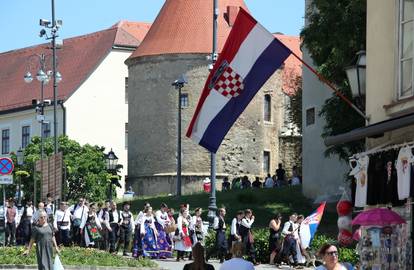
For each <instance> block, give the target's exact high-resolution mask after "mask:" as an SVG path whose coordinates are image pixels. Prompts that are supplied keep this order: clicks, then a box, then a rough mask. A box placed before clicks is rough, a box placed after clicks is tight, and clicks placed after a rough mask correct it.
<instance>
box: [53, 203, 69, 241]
mask: <svg viewBox="0 0 414 270" xmlns="http://www.w3.org/2000/svg"><path fill="white" fill-rule="evenodd" d="M53 228H54V229H55V232H56V242H57V244H58V245H61V244H63V245H64V246H65V247H68V246H69V245H70V211H69V209H68V205H67V203H66V202H61V203H60V208H59V209H58V210H56V213H55V216H54V217H53Z"/></svg>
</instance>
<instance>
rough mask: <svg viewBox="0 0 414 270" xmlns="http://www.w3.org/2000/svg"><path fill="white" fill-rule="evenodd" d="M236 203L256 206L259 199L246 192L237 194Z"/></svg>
mask: <svg viewBox="0 0 414 270" xmlns="http://www.w3.org/2000/svg"><path fill="white" fill-rule="evenodd" d="M237 201H239V202H240V203H243V204H256V203H257V202H258V201H259V199H258V198H257V197H256V195H255V194H254V193H253V192H248V193H240V194H238V195H237Z"/></svg>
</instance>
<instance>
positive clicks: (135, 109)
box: [126, 0, 283, 195]
mask: <svg viewBox="0 0 414 270" xmlns="http://www.w3.org/2000/svg"><path fill="white" fill-rule="evenodd" d="M239 7H243V8H244V9H246V10H247V7H246V5H245V3H244V1H243V0H220V1H219V8H220V14H219V19H218V49H219V52H220V51H221V48H222V47H223V45H224V42H225V40H226V38H227V35H228V34H229V32H230V30H231V27H232V24H233V22H234V20H235V18H236V16H237V12H238V9H239ZM212 12H213V1H205V0H166V2H165V4H164V6H163V7H162V9H161V11H160V13H159V14H158V16H157V18H156V20H155V21H154V23H153V25H152V27H151V28H150V30H149V32H148V34H147V35H146V37H145V39H144V40H143V42H142V43H141V44H140V46H139V47H138V49H137V50H136V51H135V52H134V53H133V54H132V55H131V57H130V58H129V59H128V60H127V61H126V64H127V65H128V69H129V85H128V89H129V90H128V91H129V123H128V126H129V130H128V134H129V139H128V140H129V149H128V180H127V181H128V182H127V186H129V185H132V186H133V188H134V190H135V191H137V192H138V194H145V195H152V194H157V193H175V190H176V170H177V158H176V156H177V155H176V151H177V113H178V112H177V106H178V93H177V90H175V89H174V88H173V87H172V86H171V83H172V82H174V81H175V80H176V79H177V78H178V77H179V76H180V75H181V74H185V75H186V77H187V79H188V82H189V83H188V84H187V85H185V87H184V88H183V95H182V97H183V100H187V101H188V103H186V102H184V103H186V104H185V105H186V106H184V107H183V108H182V109H181V110H182V134H181V137H182V183H183V192H184V193H186V192H187V193H188V192H192V191H195V190H200V186H201V181H200V180H201V179H204V178H205V177H207V176H209V175H210V155H209V153H208V152H207V151H206V150H205V149H204V148H202V147H200V146H198V145H196V144H195V143H194V142H193V141H191V140H190V139H188V138H187V137H185V132H186V129H187V127H188V124H189V122H190V120H191V117H192V115H193V114H194V110H195V107H196V105H197V102H198V99H199V97H200V93H201V90H202V88H203V87H204V83H205V81H206V79H207V76H208V72H209V71H208V65H209V63H210V60H208V58H207V57H208V56H209V55H210V54H211V50H212V35H213V34H212V32H213V30H212V25H213V15H212ZM281 88H282V83H281V71H277V72H276V73H275V74H274V75H273V76H272V77H271V78H270V79H269V81H268V82H267V83H266V84H265V85H264V86H263V88H262V89H261V90H260V91H259V92H258V94H257V96H256V97H255V98H254V99H253V101H252V102H251V103H250V105H249V106H248V107H247V108H246V110H245V111H244V113H243V114H242V115H241V116H240V118H239V119H238V120H237V122H236V123H235V125H234V126H233V127H232V128H231V130H230V132H229V133H228V134H227V136H226V137H225V139H224V141H223V143H222V145H221V146H220V148H219V150H218V152H217V177H218V179H220V178H222V177H223V176H225V175H228V176H229V177H230V178H231V177H235V176H243V175H249V176H262V177H263V176H265V174H267V173H268V172H270V173H274V171H275V169H276V166H277V163H278V161H279V152H278V151H279V140H278V131H279V130H280V127H281V125H282V124H283V123H282V122H283V120H282V118H283V112H282V111H281V110H280V107H281V104H283V102H282V100H283V97H282V95H283V94H282V91H281ZM265 115H266V116H265ZM265 118H266V119H265ZM265 120H267V121H265Z"/></svg>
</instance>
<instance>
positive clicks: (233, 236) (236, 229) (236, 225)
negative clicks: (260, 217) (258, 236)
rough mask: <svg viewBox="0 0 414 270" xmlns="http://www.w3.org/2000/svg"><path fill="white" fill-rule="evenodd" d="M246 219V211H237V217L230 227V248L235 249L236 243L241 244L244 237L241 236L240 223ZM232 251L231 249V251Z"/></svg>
mask: <svg viewBox="0 0 414 270" xmlns="http://www.w3.org/2000/svg"><path fill="white" fill-rule="evenodd" d="M243 217H244V211H242V210H239V211H237V214H236V217H235V218H233V220H232V221H231V227H230V245H229V246H230V247H233V245H234V243H237V242H241V241H242V237H241V235H240V223H241V221H242V219H243ZM230 250H231V249H230Z"/></svg>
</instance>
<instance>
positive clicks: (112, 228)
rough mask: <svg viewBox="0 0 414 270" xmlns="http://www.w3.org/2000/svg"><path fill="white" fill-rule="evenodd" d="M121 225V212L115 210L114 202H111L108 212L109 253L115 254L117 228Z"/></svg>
mask: <svg viewBox="0 0 414 270" xmlns="http://www.w3.org/2000/svg"><path fill="white" fill-rule="evenodd" d="M121 224H122V215H121V211H119V210H118V209H117V205H116V202H111V209H110V210H109V228H108V231H109V252H110V253H115V252H116V247H117V243H118V240H119V239H118V237H119V226H120V225H121Z"/></svg>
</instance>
